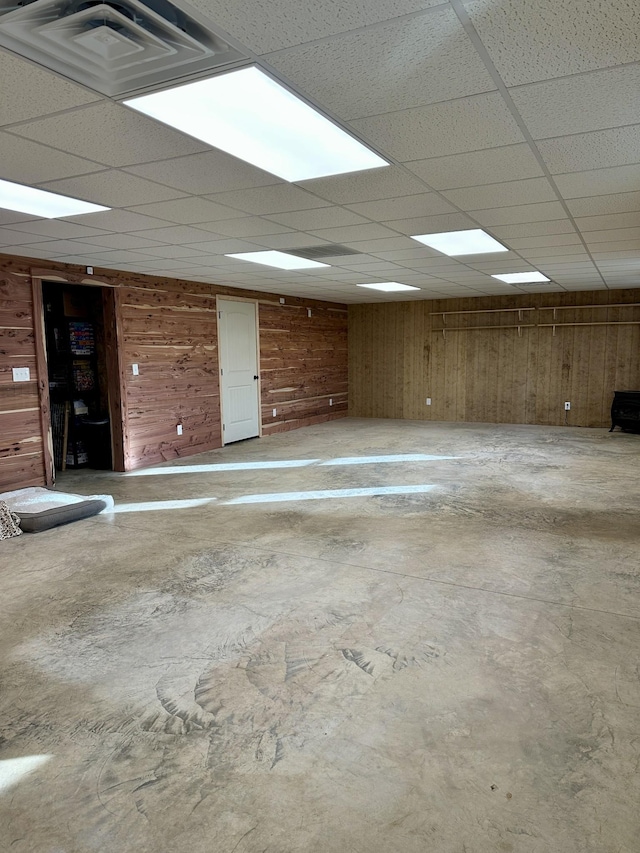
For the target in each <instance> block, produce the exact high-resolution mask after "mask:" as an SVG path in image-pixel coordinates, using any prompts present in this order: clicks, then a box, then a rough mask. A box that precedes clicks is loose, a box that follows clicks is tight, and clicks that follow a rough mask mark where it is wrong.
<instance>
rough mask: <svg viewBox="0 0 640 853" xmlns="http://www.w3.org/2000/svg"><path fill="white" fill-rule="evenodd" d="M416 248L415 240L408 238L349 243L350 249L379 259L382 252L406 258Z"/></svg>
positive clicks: (388, 238)
mask: <svg viewBox="0 0 640 853" xmlns="http://www.w3.org/2000/svg"><path fill="white" fill-rule="evenodd" d="M417 246H418V244H417V243H416V242H415V240H412V239H411V238H410V237H387V238H385V239H382V240H362V241H359V242H358V241H357V242H355V243H351V247H350V248H352V249H356V250H357V251H358V252H364V253H367V252H369V253H371V254H372V255H375V256H376V257H381V253H382V252H386V253H389V254H392V253H393V252H394V250H395V251H399V252H400V253H401V254H403V255H404V256H405V257H406V256H407V253H408V252H411V251H412V250H413V248H414V247H417ZM423 249H424V247H423ZM418 251H420V250H418ZM425 251H428V249H425ZM423 254H424V252H423ZM389 260H395V258H389Z"/></svg>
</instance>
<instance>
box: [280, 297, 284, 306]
mask: <svg viewBox="0 0 640 853" xmlns="http://www.w3.org/2000/svg"><path fill="white" fill-rule="evenodd" d="M280 305H284V299H283V297H282V296H281V297H280Z"/></svg>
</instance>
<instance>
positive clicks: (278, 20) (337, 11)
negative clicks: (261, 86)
mask: <svg viewBox="0 0 640 853" xmlns="http://www.w3.org/2000/svg"><path fill="white" fill-rule="evenodd" d="M441 2H442V0H385V2H384V3H371V2H367V0H350V2H349V3H348V4H344V3H342V2H341V0H314V2H313V5H307V4H304V3H300V2H299V0H278V2H277V3H276V2H273V0H235V2H234V3H233V4H229V3H228V2H227V0H191V2H190V5H191V6H192V7H193V8H195V9H197V10H198V11H199V12H201V13H202V14H203V15H205V16H206V17H208V18H209V20H210V21H212V22H213V23H214V24H215V25H217V26H218V27H222V28H223V29H224V30H226V31H227V32H228V33H230V34H231V35H232V36H233V37H234V38H236V39H238V40H239V41H241V42H242V43H243V44H245V45H247V47H249V48H251V50H253V51H255V52H256V53H267V52H269V51H273V50H280V49H281V48H285V47H290V46H292V45H295V44H302V43H303V42H307V41H312V40H314V39H320V38H324V37H325V36H331V35H335V34H336V33H342V32H347V31H348V30H355V29H357V28H359V27H366V26H369V25H370V24H377V23H379V22H380V21H388V20H390V19H391V18H396V17H398V16H399V15H408V14H410V13H411V12H419V11H421V10H423V9H427V8H429V7H430V6H437V5H439V4H440V3H441Z"/></svg>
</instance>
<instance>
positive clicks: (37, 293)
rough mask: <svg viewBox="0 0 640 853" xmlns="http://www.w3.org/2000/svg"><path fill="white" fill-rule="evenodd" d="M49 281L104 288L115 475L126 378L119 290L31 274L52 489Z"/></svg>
mask: <svg viewBox="0 0 640 853" xmlns="http://www.w3.org/2000/svg"><path fill="white" fill-rule="evenodd" d="M45 281H50V282H53V283H59V284H61V285H65V284H70V285H74V286H86V287H100V288H102V296H103V298H102V311H103V317H104V321H105V337H106V339H107V347H106V365H105V366H106V373H107V392H108V398H109V423H110V428H111V456H112V465H113V470H114V471H124V470H125V441H124V438H125V435H126V429H125V426H126V424H125V420H126V418H125V414H126V413H125V411H124V405H123V401H124V399H125V397H124V376H123V372H122V364H121V357H120V353H121V346H120V345H121V338H122V329H121V325H120V323H119V322H118V313H119V312H118V310H117V306H118V301H117V290H118V288H117V287H116V286H114V285H113V284H111V282H108V281H105V280H104V279H101V278H94V277H93V276H91V278H88V279H87V278H84V277H82V276H78V275H73V274H72V275H69V276H67V275H65V274H64V273H61V272H59V271H57V270H56V271H53V270H52V271H51V272H49V270H40V269H38V270H35V269H34V270H32V271H31V293H32V297H33V321H34V322H33V328H34V338H35V345H36V371H37V374H38V394H39V397H40V424H41V429H42V443H43V451H44V468H45V472H44V473H45V484H46V485H47V486H53V484H54V482H55V476H56V471H55V466H54V460H53V430H52V428H51V401H50V398H49V365H48V361H47V347H46V333H45V320H44V302H43V292H42V285H43V282H45Z"/></svg>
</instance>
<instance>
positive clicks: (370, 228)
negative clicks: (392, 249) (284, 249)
mask: <svg viewBox="0 0 640 853" xmlns="http://www.w3.org/2000/svg"><path fill="white" fill-rule="evenodd" d="M313 233H314V234H315V235H316V237H323V238H324V239H325V240H328V241H329V242H331V243H332V242H336V241H339V242H340V243H346V244H347V245H349V243H353V242H354V241H356V240H379V239H380V240H381V239H382V238H383V237H395V236H396V235H395V234H394V233H393V231H390V230H389V229H388V228H384V227H383V226H382V225H376V224H374V223H373V222H372V223H370V224H367V225H348V226H347V227H346V228H324V229H318V230H317V231H314V232H313Z"/></svg>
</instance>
